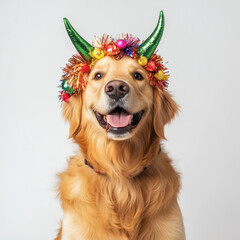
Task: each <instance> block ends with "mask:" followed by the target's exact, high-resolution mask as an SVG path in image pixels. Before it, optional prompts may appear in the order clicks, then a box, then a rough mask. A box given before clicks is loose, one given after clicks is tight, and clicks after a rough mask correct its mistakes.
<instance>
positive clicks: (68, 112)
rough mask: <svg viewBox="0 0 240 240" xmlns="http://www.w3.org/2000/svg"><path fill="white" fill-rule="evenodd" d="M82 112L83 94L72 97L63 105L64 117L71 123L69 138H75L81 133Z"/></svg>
mask: <svg viewBox="0 0 240 240" xmlns="http://www.w3.org/2000/svg"><path fill="white" fill-rule="evenodd" d="M81 112H82V94H81V93H80V94H78V95H77V96H71V97H70V98H69V99H68V101H67V102H64V103H63V108H62V115H63V117H64V118H65V119H66V120H67V121H68V122H69V123H70V129H69V138H74V137H75V136H76V135H77V134H78V133H79V131H80V125H81Z"/></svg>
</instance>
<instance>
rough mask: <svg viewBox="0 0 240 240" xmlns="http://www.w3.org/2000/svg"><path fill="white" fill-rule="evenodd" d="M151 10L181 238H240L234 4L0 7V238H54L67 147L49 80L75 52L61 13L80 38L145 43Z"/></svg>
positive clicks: (239, 82) (5, 0)
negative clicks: (161, 27) (160, 23)
mask: <svg viewBox="0 0 240 240" xmlns="http://www.w3.org/2000/svg"><path fill="white" fill-rule="evenodd" d="M161 9H163V10H164V12H165V16H166V28H165V32H164V36H163V38H162V41H161V43H160V45H159V53H160V54H161V55H162V56H163V57H164V59H165V60H166V61H168V62H169V63H168V68H169V70H170V73H171V78H170V85H169V91H170V92H172V93H173V94H174V96H175V99H176V101H177V102H178V103H179V104H180V106H181V113H180V114H179V117H178V118H177V119H176V120H175V121H174V122H173V123H172V124H171V125H169V126H167V128H166V136H167V138H168V141H167V142H165V146H166V148H167V150H168V151H169V152H170V156H171V157H172V158H173V159H174V165H175V166H176V168H177V169H178V170H179V171H180V172H181V174H182V191H181V194H180V197H179V200H180V205H181V209H182V212H183V217H184V222H185V227H186V234H187V239H189V240H237V239H240V231H239V227H240V207H239V203H240V173H239V172H240V157H239V155H240V146H239V145H240V144H239V136H240V127H239V124H240V112H239V104H240V77H239V75H240V74H239V71H240V67H239V63H240V61H239V59H240V47H239V45H240V34H239V25H240V14H239V10H240V6H239V1H238V0H218V1H217V0H175V1H173V0H172V1H170V0H166V1H159V0H156V1H153V0H145V1H139V0H138V1H136V0H134V1H129V0H127V1H126V0H118V1H113V0H108V1H97V0H94V1H93V0H92V1H89V0H88V1H83V0H82V1H80V0H79V1H67V0H65V1H60V0H45V1H43V0H42V1H33V0H31V1H30V0H29V1H27V0H21V1H17V0H15V1H14V0H1V2H0V111H1V118H0V240H32V239H34V240H46V239H53V238H54V237H55V235H56V232H57V231H56V230H57V228H58V226H59V223H60V220H61V215H62V212H61V208H60V205H59V202H58V200H57V199H56V191H55V186H56V182H57V180H56V179H57V177H56V174H57V173H58V172H60V171H62V170H64V169H65V167H66V165H67V162H66V159H67V157H68V156H69V155H71V154H72V153H73V150H74V146H73V144H72V143H71V140H67V136H68V125H67V124H65V123H64V121H63V119H62V118H61V104H60V103H59V102H58V89H57V85H58V84H59V79H60V77H61V74H62V72H61V68H60V67H62V66H64V65H65V63H66V62H67V60H68V58H69V57H71V56H72V54H74V53H76V50H75V49H74V47H73V45H72V43H71V42H70V40H69V38H68V36H67V33H66V31H65V29H64V25H63V21H62V18H63V17H67V18H68V19H69V20H70V21H71V23H72V24H73V26H74V27H75V28H76V29H77V30H78V32H79V33H80V34H81V35H82V36H83V37H84V38H85V39H87V40H88V41H89V42H91V41H92V40H93V37H94V35H101V34H102V33H110V34H113V35H115V34H119V33H122V32H123V33H133V34H135V35H137V36H138V37H140V39H142V40H143V39H145V38H147V37H148V35H149V34H150V33H151V32H152V30H153V29H154V27H155V25H156V23H157V19H158V14H159V11H160V10H161Z"/></svg>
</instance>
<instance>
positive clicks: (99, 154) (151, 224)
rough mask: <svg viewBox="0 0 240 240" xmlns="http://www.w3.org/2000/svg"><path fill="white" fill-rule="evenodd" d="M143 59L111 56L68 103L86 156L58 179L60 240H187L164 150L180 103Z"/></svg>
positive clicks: (66, 112)
mask: <svg viewBox="0 0 240 240" xmlns="http://www.w3.org/2000/svg"><path fill="white" fill-rule="evenodd" d="M149 82H150V79H149V74H148V72H147V71H146V70H145V68H144V67H143V66H141V65H140V64H139V63H138V62H137V61H136V59H134V58H132V57H130V56H127V55H125V56H123V57H121V58H120V59H116V58H113V57H111V56H104V57H102V58H101V59H99V60H98V61H96V62H95V63H94V65H93V66H92V67H91V71H90V72H89V74H88V76H87V85H86V87H85V89H84V91H79V92H78V94H76V95H73V96H71V97H70V98H69V99H68V100H67V101H66V102H64V103H63V116H64V118H65V119H66V120H67V121H68V122H69V124H70V130H69V137H70V138H72V139H74V142H75V143H77V144H78V146H79V149H80V151H79V152H78V153H76V155H75V156H73V157H71V158H70V159H69V161H68V167H67V169H66V170H65V171H64V172H62V173H60V174H59V184H58V194H59V199H60V201H61V204H62V208H63V211H64V215H63V220H62V224H61V227H60V229H59V232H58V235H57V237H56V238H55V240H157V239H165V240H184V239H185V233H184V225H183V220H182V214H181V211H180V208H179V206H178V202H177V196H178V192H179V190H180V177H179V174H178V173H177V172H176V171H175V169H174V168H173V166H172V164H171V159H170V158H169V157H168V156H167V153H166V152H165V151H164V149H163V147H162V140H163V139H165V136H164V126H165V125H166V124H168V123H170V121H171V120H172V119H173V118H174V117H175V116H176V114H177V112H178V105H177V104H176V102H175V101H174V100H173V98H172V96H171V94H170V93H169V92H168V91H166V90H161V89H159V88H155V87H153V86H152V85H150V84H149Z"/></svg>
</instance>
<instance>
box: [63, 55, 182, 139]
mask: <svg viewBox="0 0 240 240" xmlns="http://www.w3.org/2000/svg"><path fill="white" fill-rule="evenodd" d="M177 109H178V107H177V105H176V103H175V102H174V101H173V100H172V98H171V95H170V94H169V93H167V92H166V91H161V90H159V89H155V88H153V87H152V86H151V85H150V84H149V79H148V74H147V72H146V70H145V69H144V68H143V67H142V66H140V65H139V64H138V63H137V61H136V60H134V59H132V58H130V57H128V56H125V57H123V58H122V59H120V60H116V59H114V58H111V57H104V58H102V59H101V60H99V61H97V62H96V64H95V65H94V66H93V67H92V69H91V72H90V74H89V76H88V84H87V87H86V89H85V90H84V91H83V92H81V94H80V95H79V96H73V97H71V98H70V100H69V102H68V103H64V108H63V115H64V117H65V118H66V119H67V120H68V121H69V122H70V137H72V136H73V137H75V136H76V135H77V134H78V133H79V131H80V129H81V128H84V127H86V125H88V126H89V125H91V132H92V134H93V132H98V133H99V134H102V135H105V136H106V137H107V138H108V139H112V140H126V139H129V138H132V137H133V136H134V135H135V134H136V133H137V132H139V131H148V132H152V131H154V132H155V134H156V135H157V136H159V137H161V138H164V132H163V127H164V125H165V124H166V123H167V122H169V121H170V120H171V119H172V118H173V117H174V115H175V114H176V112H177ZM146 128H147V129H146Z"/></svg>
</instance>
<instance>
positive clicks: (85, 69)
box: [81, 63, 91, 73]
mask: <svg viewBox="0 0 240 240" xmlns="http://www.w3.org/2000/svg"><path fill="white" fill-rule="evenodd" d="M90 70H91V68H90V67H89V66H88V64H86V63H85V64H83V65H82V66H81V71H82V72H84V73H88V72H90Z"/></svg>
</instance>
